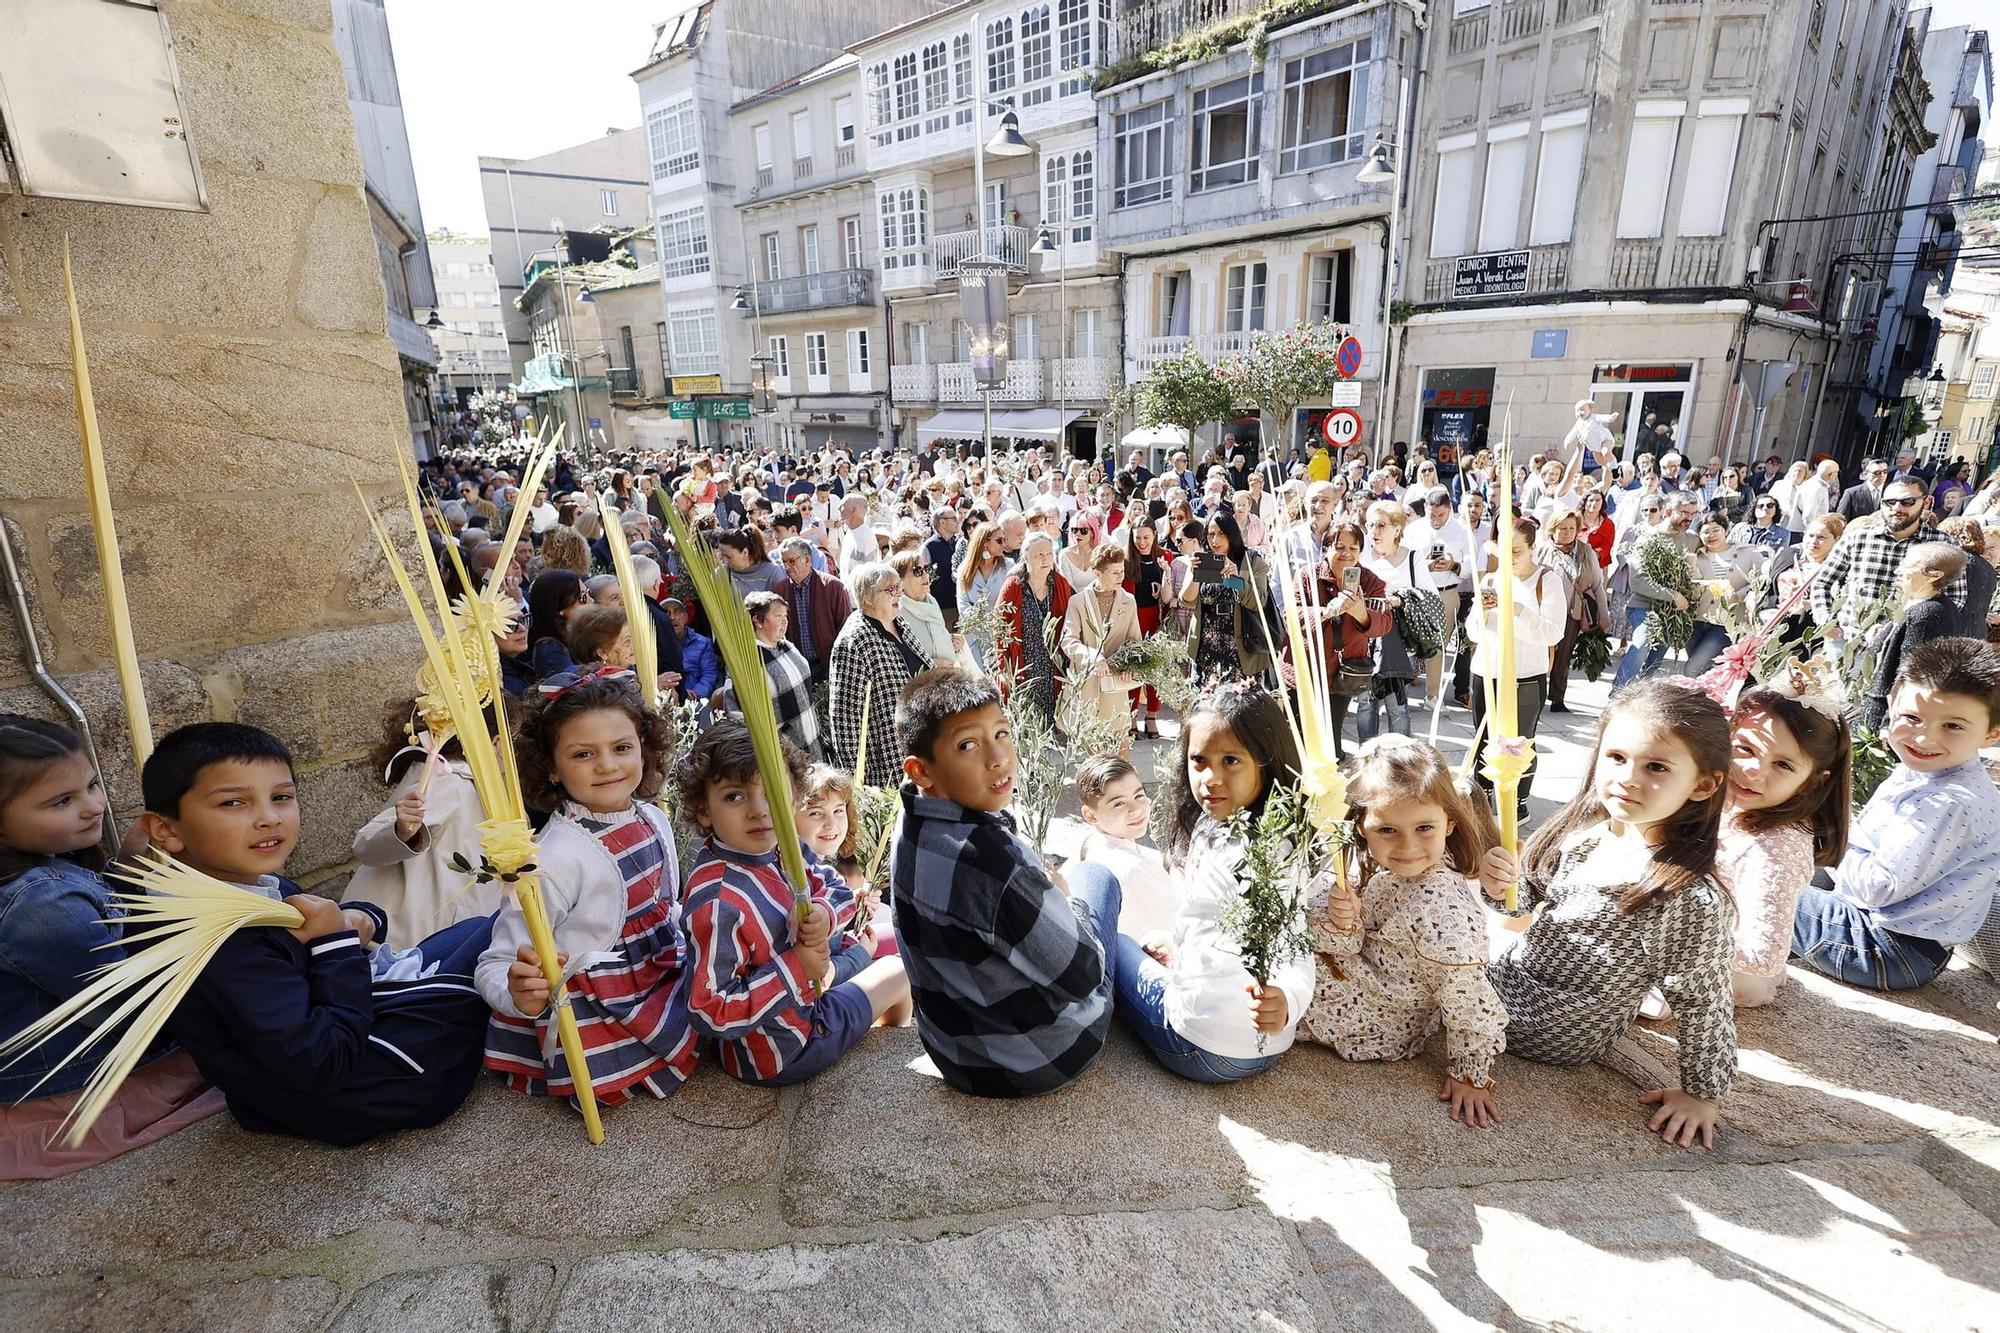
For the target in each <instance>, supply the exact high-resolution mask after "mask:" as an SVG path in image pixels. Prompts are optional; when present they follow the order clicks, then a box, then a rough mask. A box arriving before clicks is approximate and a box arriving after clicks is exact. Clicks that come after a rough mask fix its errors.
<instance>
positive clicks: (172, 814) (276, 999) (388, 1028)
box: [141, 722, 493, 1147]
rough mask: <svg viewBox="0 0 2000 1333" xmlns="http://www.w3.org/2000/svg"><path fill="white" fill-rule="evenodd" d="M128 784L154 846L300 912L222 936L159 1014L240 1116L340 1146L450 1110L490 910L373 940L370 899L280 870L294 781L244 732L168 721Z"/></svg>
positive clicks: (463, 1063)
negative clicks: (292, 920) (405, 942)
mask: <svg viewBox="0 0 2000 1333" xmlns="http://www.w3.org/2000/svg"><path fill="white" fill-rule="evenodd" d="M141 786H142V787H143V788H144V796H145V805H146V813H145V814H144V816H142V819H143V822H144V824H145V828H146V833H147V836H148V837H149V838H150V840H151V841H152V843H153V845H155V846H157V847H159V848H161V849H163V850H165V851H167V852H169V853H171V854H172V855H173V856H175V857H176V858H178V859H179V860H181V861H183V862H185V863H186V864H187V865H189V866H192V867H193V868H194V869H196V870H199V871H202V872H203V873H205V874H208V875H210V876H213V877H214V878H216V879H220V880H225V881H228V882H229V883H233V884H240V885H242V886H243V887H245V888H247V889H250V890H252V891H254V892H257V893H262V894H264V895H266V896H267V897H271V898H282V899H283V900H284V901H285V902H288V903H290V904H291V905H292V906H294V907H296V908H298V909H299V911H300V913H301V914H303V915H304V917H305V923H304V924H303V925H301V926H299V927H297V928H295V929H284V928H282V927H278V926H254V927H247V928H245V929H242V930H239V931H237V932H236V933H235V934H234V935H232V936H230V938H229V939H228V940H227V941H225V942H224V943H223V945H222V947H221V949H220V950H218V951H217V952H216V954H215V957H214V958H212V959H211V960H210V961H209V964H208V966H207V967H206V968H204V969H203V970H202V973H201V976H200V977H198V978H197V979H196V980H195V982H194V985H193V986H192V988H190V990H189V991H188V993H187V995H186V997H185V998H184V999H183V1000H182V1001H181V1003H180V1006H179V1007H178V1008H177V1009H176V1010H175V1011H174V1015H173V1018H172V1019H171V1020H169V1023H168V1032H169V1033H170V1034H171V1035H172V1037H173V1038H174V1040H175V1041H177V1042H179V1043H180V1044H181V1045H182V1046H183V1047H184V1048H186V1050H187V1052H188V1054H189V1055H191V1056H193V1057H194V1061H195V1064H196V1065H198V1066H199V1067H200V1069H201V1072H202V1073H203V1074H204V1075H205V1076H207V1077H208V1079H209V1080H210V1081H212V1082H213V1083H214V1084H215V1085H216V1086H217V1087H219V1088H221V1089H222V1091H223V1093H224V1095H225V1096H226V1097H227V1098H228V1101H229V1110H230V1113H231V1114H232V1115H234V1116H235V1117H236V1119H237V1120H238V1121H239V1122H240V1123H241V1124H242V1125H243V1127H244V1128H246V1129H252V1130H262V1131H266V1132H271V1133H283V1134H296V1135H299V1136H301V1137H303V1138H310V1139H319V1140H322V1141H323V1142H327V1143H332V1144H337V1145H339V1146H341V1147H348V1146H351V1145H353V1144H357V1143H361V1142H364V1141H366V1140H368V1139H371V1138H374V1137H375V1136H376V1135H378V1134H386V1133H389V1132H390V1131H392V1130H398V1129H410V1128H417V1127H421V1126H426V1125H434V1124H436V1123H438V1122H439V1121H440V1120H443V1119H444V1118H445V1117H446V1116H448V1115H450V1114H451V1113H452V1112H453V1111H455V1110H457V1109H458V1107H459V1105H460V1103H462V1102H463V1101H464V1100H465V1098H466V1094H467V1093H469V1092H470V1091H471V1090H472V1081H473V1079H474V1078H475V1077H476V1076H477V1074H478V1072H479V1066H480V1059H481V1052H482V1049H483V1043H482V1036H483V1033H484V1031H485V1026H486V1019H487V1010H486V1004H485V1002H484V1001H483V1000H481V999H480V997H479V992H478V991H477V990H475V989H474V988H473V984H472V966H473V963H474V962H476V961H477V959H478V957H479V955H480V953H481V952H482V951H483V950H484V949H485V948H486V945H487V941H488V939H489V937H490V936H491V934H492V929H493V923H492V921H491V919H490V918H475V919H473V920H470V921H461V922H459V923H458V924H456V925H453V926H449V927H447V928H446V929H444V930H441V931H439V932H438V933H437V934H435V935H433V936H431V937H430V938H429V939H427V940H425V941H424V942H423V943H422V944H420V945H418V946H417V947H416V948H414V949H409V950H405V951H404V952H403V953H401V954H395V953H392V952H391V951H390V950H388V949H386V948H376V947H374V941H376V940H378V939H381V938H383V937H384V935H385V934H386V933H387V928H388V918H387V916H386V915H385V914H384V913H383V912H382V909H381V908H379V907H376V906H374V905H372V904H368V903H348V904H341V903H336V902H333V901H331V900H330V899H326V898H321V897H318V896H316V895H313V894H308V893H304V892H301V891H300V889H299V886H298V885H296V884H294V883H292V882H291V881H290V880H287V879H284V878H282V877H281V875H280V873H279V872H280V871H282V870H283V869H284V865H285V859H286V858H287V857H288V856H290V855H291V851H292V847H293V846H294V845H295V844H296V843H297V842H298V837H299V810H298V789H297V785H296V783H295V782H294V780H293V776H292V757H291V753H290V752H289V751H288V750H286V749H285V747H284V744H283V743H282V742H280V741H279V740H278V739H277V737H275V736H272V735H271V734H269V733H268V732H264V731H260V730H258V729H257V728H255V727H246V726H239V725H237V724H235V723H227V722H198V723H195V724H193V725H191V726H186V727H181V728H180V729H178V730H176V731H174V732H171V733H170V734H168V735H167V736H166V737H164V738H163V739H162V740H161V741H160V744H159V747H158V748H157V749H155V750H154V751H153V754H152V756H151V757H150V758H149V759H147V761H146V767H145V771H144V772H143V774H142V775H141ZM472 850H473V849H470V848H468V849H467V851H468V853H470V852H471V851H472Z"/></svg>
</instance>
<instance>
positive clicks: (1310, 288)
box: [1306, 247, 1354, 324]
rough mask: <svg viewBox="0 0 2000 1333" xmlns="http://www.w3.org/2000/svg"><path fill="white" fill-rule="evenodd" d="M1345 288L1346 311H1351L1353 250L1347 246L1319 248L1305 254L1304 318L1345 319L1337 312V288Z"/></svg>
mask: <svg viewBox="0 0 2000 1333" xmlns="http://www.w3.org/2000/svg"><path fill="white" fill-rule="evenodd" d="M1343 286H1344V287H1346V288H1347V313H1348V315H1349V317H1350V318H1351V317H1352V316H1353V314H1354V251H1353V250H1352V249H1349V248H1345V247H1343V248H1341V249H1338V250H1322V251H1320V252H1319V253H1318V254H1315V255H1311V256H1309V257H1308V261H1307V264H1306V322H1307V323H1308V324H1321V323H1346V322H1347V321H1346V320H1342V319H1341V318H1340V316H1339V314H1338V313H1337V312H1338V310H1339V309H1340V304H1341V301H1340V289H1341V288H1342V287H1343Z"/></svg>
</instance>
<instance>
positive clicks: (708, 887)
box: [685, 838, 854, 1080]
mask: <svg viewBox="0 0 2000 1333" xmlns="http://www.w3.org/2000/svg"><path fill="white" fill-rule="evenodd" d="M806 873H807V874H808V875H809V876H810V877H811V878H812V881H813V883H812V898H813V901H814V902H815V903H818V904H820V905H823V906H824V907H825V908H826V909H827V911H828V912H829V913H830V914H831V916H832V917H833V923H834V930H835V933H836V936H837V935H838V933H839V932H840V931H841V930H842V929H843V928H845V927H846V926H847V924H848V923H849V922H851V921H853V919H854V894H853V892H852V890H850V889H849V888H848V887H847V885H846V883H845V882H844V881H842V880H841V879H840V877H839V876H838V875H835V874H834V873H833V872H832V871H831V870H829V869H828V868H827V866H826V863H825V862H823V861H820V860H818V859H817V858H815V857H814V856H813V854H812V852H811V851H807V852H806ZM685 923H686V929H687V943H688V960H689V967H688V972H689V990H688V1013H689V1016H690V1017H691V1019H692V1020H693V1023H694V1027H695V1030H696V1031H697V1032H700V1033H701V1034H702V1035H703V1036H706V1037H712V1038H714V1039H715V1041H716V1042H717V1043H718V1049H719V1053H720V1054H721V1057H722V1067H723V1069H724V1070H725V1071H726V1072H727V1073H728V1074H729V1075H730V1076H731V1077H733V1078H754V1079H758V1080H769V1079H773V1078H776V1077H777V1076H778V1075H779V1074H780V1073H782V1072H783V1071H784V1068H785V1066H786V1065H787V1064H788V1063H790V1062H791V1061H792V1060H794V1059H796V1058H797V1057H798V1054H799V1052H800V1051H803V1050H804V1049H805V1047H806V1043H807V1042H809V1041H811V1040H812V1036H813V1022H812V1009H813V1006H814V1004H816V1003H817V1002H818V1000H819V998H820V990H819V985H818V980H819V979H818V978H817V977H815V976H814V975H813V974H812V970H811V964H809V963H805V962H802V961H801V960H800V957H799V953H798V950H797V949H796V948H795V947H793V944H792V939H793V926H794V924H795V923H794V922H793V920H792V889H791V885H790V884H789V883H787V882H786V880H785V874H784V870H783V869H782V868H781V867H780V866H779V864H778V853H777V850H776V849H775V848H773V849H772V850H771V851H769V852H766V853H764V854H763V855H761V856H752V855H750V854H749V853H747V852H739V851H737V850H736V849H735V848H733V847H726V846H723V845H722V844H721V843H718V842H717V841H716V840H715V839H714V838H708V839H706V840H705V841H703V843H702V845H701V850H700V851H699V852H698V853H696V854H695V862H694V868H693V869H692V870H691V871H689V872H688V897H687V909H686V916H685ZM839 951H840V949H839V940H838V939H837V938H836V940H835V949H834V952H836V953H838V952H839Z"/></svg>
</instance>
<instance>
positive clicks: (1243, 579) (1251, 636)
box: [1181, 511, 1271, 681]
mask: <svg viewBox="0 0 2000 1333" xmlns="http://www.w3.org/2000/svg"><path fill="white" fill-rule="evenodd" d="M1203 539H1204V541H1205V543H1206V545H1207V550H1205V551H1203V552H1201V553H1200V554H1199V555H1197V556H1196V557H1195V561H1194V571H1193V573H1192V575H1191V576H1190V577H1189V580H1188V585H1187V589H1186V591H1184V592H1183V593H1182V594H1181V601H1182V603H1183V604H1184V605H1187V606H1191V607H1193V608H1194V613H1195V617H1194V668H1195V674H1196V675H1197V676H1199V677H1200V678H1201V679H1203V680H1225V681H1227V680H1234V679H1236V678H1237V677H1239V676H1248V677H1251V678H1256V677H1260V676H1262V675H1263V674H1264V672H1265V671H1266V670H1268V669H1269V667H1270V665H1271V643H1270V636H1269V634H1268V632H1267V631H1266V628H1265V624H1264V603H1265V602H1266V600H1268V599H1269V597H1270V595H1271V575H1270V571H1269V568H1268V567H1267V566H1266V565H1265V564H1264V558H1263V557H1262V556H1260V555H1258V554H1257V553H1256V552H1255V551H1252V550H1250V549H1249V548H1248V547H1247V546H1245V545H1244V544H1243V530H1242V529H1241V528H1239V527H1237V526H1236V516H1235V515H1234V514H1232V513H1229V512H1227V511H1222V512H1218V513H1217V514H1216V515H1215V516H1214V517H1213V518H1211V519H1209V520H1208V525H1207V528H1206V529H1205V530H1204V533H1203Z"/></svg>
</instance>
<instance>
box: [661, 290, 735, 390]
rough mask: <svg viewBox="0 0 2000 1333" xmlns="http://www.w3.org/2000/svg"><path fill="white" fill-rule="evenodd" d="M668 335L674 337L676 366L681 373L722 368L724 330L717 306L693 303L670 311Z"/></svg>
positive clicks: (701, 372) (702, 371)
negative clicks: (720, 323)
mask: <svg viewBox="0 0 2000 1333" xmlns="http://www.w3.org/2000/svg"><path fill="white" fill-rule="evenodd" d="M667 336H668V337H670V338H672V339H673V351H674V369H675V370H676V371H677V372H679V373H681V374H713V373H714V372H715V371H717V370H720V369H721V368H722V330H721V326H720V325H719V324H718V322H717V320H716V317H715V307H713V306H691V307H685V308H682V309H678V310H669V311H668V312H667Z"/></svg>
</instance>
